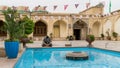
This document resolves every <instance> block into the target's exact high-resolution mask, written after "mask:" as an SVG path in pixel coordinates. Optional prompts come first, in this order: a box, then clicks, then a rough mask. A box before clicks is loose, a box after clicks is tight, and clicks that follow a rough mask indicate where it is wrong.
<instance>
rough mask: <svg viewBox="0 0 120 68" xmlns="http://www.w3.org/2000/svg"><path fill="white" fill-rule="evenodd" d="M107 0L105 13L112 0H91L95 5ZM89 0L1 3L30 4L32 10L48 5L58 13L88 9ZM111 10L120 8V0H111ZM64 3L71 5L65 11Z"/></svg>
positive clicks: (2, 0)
mask: <svg viewBox="0 0 120 68" xmlns="http://www.w3.org/2000/svg"><path fill="white" fill-rule="evenodd" d="M102 1H105V7H104V13H108V12H109V2H110V0H90V3H91V5H90V6H94V5H96V4H98V3H99V2H102ZM87 2H89V0H0V5H7V6H29V8H30V10H32V9H33V8H34V7H35V6H37V5H41V6H48V7H47V10H48V11H49V12H56V13H78V12H80V11H83V10H85V9H86V5H85V4H86V3H87ZM75 4H79V6H78V8H77V9H76V8H75ZM111 4H112V7H111V11H115V10H118V9H120V0H111ZM54 5H57V6H58V7H57V8H56V10H55V11H54V10H53V6H54ZM64 5H69V6H68V8H67V9H66V10H65V11H64Z"/></svg>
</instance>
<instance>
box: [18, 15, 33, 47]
mask: <svg viewBox="0 0 120 68" xmlns="http://www.w3.org/2000/svg"><path fill="white" fill-rule="evenodd" d="M20 23H22V24H24V25H23V28H24V30H23V35H22V37H21V38H20V42H22V43H23V47H26V43H28V42H30V41H31V40H30V39H28V35H29V34H31V33H32V32H33V31H34V23H33V21H32V20H31V19H30V18H28V17H27V16H25V17H24V18H23V19H22V20H21V21H20Z"/></svg>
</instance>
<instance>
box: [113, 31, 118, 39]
mask: <svg viewBox="0 0 120 68" xmlns="http://www.w3.org/2000/svg"><path fill="white" fill-rule="evenodd" d="M112 35H113V37H114V38H115V40H116V41H117V37H118V33H116V32H113V33H112Z"/></svg>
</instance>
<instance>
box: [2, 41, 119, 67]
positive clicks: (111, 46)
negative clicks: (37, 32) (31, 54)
mask: <svg viewBox="0 0 120 68" xmlns="http://www.w3.org/2000/svg"><path fill="white" fill-rule="evenodd" d="M41 44H42V41H34V43H31V44H30V43H29V44H27V47H30V48H31V47H32V48H33V47H35V48H36V47H41ZM52 44H53V47H65V44H72V47H85V46H87V45H88V43H87V42H86V41H52ZM93 46H94V47H97V48H102V49H108V50H115V51H120V41H105V40H104V41H95V42H93ZM0 48H4V42H3V41H0ZM20 50H21V51H20V52H19V55H18V58H16V59H7V57H4V58H2V57H0V68H13V66H14V64H15V63H16V62H17V60H18V59H19V57H20V56H21V54H22V52H23V51H24V49H23V48H22V47H21V48H20Z"/></svg>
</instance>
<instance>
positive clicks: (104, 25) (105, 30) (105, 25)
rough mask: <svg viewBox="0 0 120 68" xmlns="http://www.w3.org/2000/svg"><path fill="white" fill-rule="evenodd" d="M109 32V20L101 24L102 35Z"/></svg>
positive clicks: (110, 28)
mask: <svg viewBox="0 0 120 68" xmlns="http://www.w3.org/2000/svg"><path fill="white" fill-rule="evenodd" d="M111 30H112V22H111V21H110V20H107V21H106V22H105V23H104V24H103V34H105V35H107V34H106V32H107V31H108V32H109V33H111ZM110 35H111V34H110Z"/></svg>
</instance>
